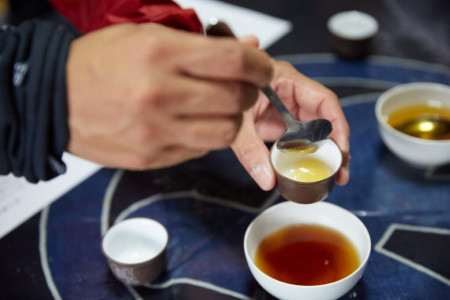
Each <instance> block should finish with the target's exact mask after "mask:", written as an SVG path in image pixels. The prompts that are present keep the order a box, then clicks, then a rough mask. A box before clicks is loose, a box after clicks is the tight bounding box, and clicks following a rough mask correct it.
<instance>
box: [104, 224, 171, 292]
mask: <svg viewBox="0 0 450 300" xmlns="http://www.w3.org/2000/svg"><path fill="white" fill-rule="evenodd" d="M168 241H169V234H168V232H167V230H166V228H165V227H164V226H163V225H162V224H161V223H159V222H157V221H155V220H152V219H148V218H132V219H127V220H124V221H122V222H119V223H117V224H115V225H113V226H112V227H111V228H110V229H109V230H108V231H107V232H106V234H105V235H104V237H103V239H102V251H103V254H104V255H105V256H106V258H107V259H108V263H109V267H110V269H111V271H112V273H113V274H114V276H115V277H116V278H117V279H118V280H119V281H121V282H123V283H125V284H129V285H142V284H145V283H149V282H151V281H153V280H155V279H156V278H157V277H158V276H159V275H160V274H161V273H162V272H163V271H164V270H165V268H166V264H167V262H166V248H167V244H168Z"/></svg>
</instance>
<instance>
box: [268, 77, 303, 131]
mask: <svg viewBox="0 0 450 300" xmlns="http://www.w3.org/2000/svg"><path fill="white" fill-rule="evenodd" d="M259 90H260V91H262V92H263V93H264V95H266V97H267V98H269V100H270V102H271V103H272V105H273V106H275V108H276V109H277V110H278V112H279V113H280V114H281V117H282V118H283V120H284V122H286V125H287V128H293V126H295V125H296V124H297V123H298V122H299V121H297V120H296V119H295V118H294V117H293V116H292V115H291V113H290V112H289V111H288V109H287V108H286V106H284V104H283V102H282V101H281V99H280V97H278V95H277V93H275V91H274V90H273V89H272V88H271V87H270V86H268V85H266V86H263V87H260V88H259Z"/></svg>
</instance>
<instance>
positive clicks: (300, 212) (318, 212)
mask: <svg viewBox="0 0 450 300" xmlns="http://www.w3.org/2000/svg"><path fill="white" fill-rule="evenodd" d="M295 224H312V225H321V226H325V227H328V228H331V229H334V230H337V231H338V232H340V233H342V234H343V235H345V236H346V237H347V238H348V239H349V240H350V242H352V244H353V245H354V246H355V248H356V250H357V253H358V254H359V258H360V265H359V267H358V268H357V269H356V270H355V271H354V272H353V273H352V274H350V275H348V276H347V277H345V278H343V279H341V280H338V281H335V282H332V283H329V284H322V285H312V286H305V285H295V284H289V283H285V282H282V281H279V280H277V279H274V278H272V277H270V276H268V275H267V274H265V273H264V272H262V271H261V270H260V269H259V268H258V267H257V266H256V265H255V262H254V259H255V254H256V250H257V248H258V246H259V244H260V243H261V241H262V240H263V239H264V238H266V237H267V236H268V235H270V234H271V233H274V232H275V231H277V230H279V229H281V228H284V227H287V226H290V225H295ZM370 249H371V241H370V236H369V233H368V231H367V229H366V227H365V226H364V224H363V223H362V222H361V221H360V220H359V219H358V218H357V217H356V216H355V215H354V214H352V213H351V212H349V211H347V210H345V209H343V208H341V207H339V206H337V205H334V204H331V203H327V202H318V203H314V204H308V205H302V204H297V203H293V202H290V201H286V202H282V203H280V204H277V205H274V206H272V207H270V208H269V209H267V210H265V211H264V212H262V213H261V214H260V215H259V216H258V217H256V218H255V219H254V220H253V222H252V223H251V224H250V225H249V227H248V228H247V231H246V233H245V237H244V252H245V258H246V260H247V264H248V266H249V268H250V271H251V273H252V274H253V276H254V277H255V279H256V281H258V283H259V284H260V285H261V286H262V287H263V288H264V289H265V290H266V291H267V292H269V293H270V294H272V295H273V296H275V297H277V298H279V299H284V300H296V299H308V300H327V299H337V298H339V297H341V296H343V295H344V294H345V293H347V292H348V291H350V289H351V288H352V287H353V286H354V285H355V284H356V283H357V282H358V281H359V279H360V278H361V276H362V274H363V272H364V269H365V268H366V265H367V261H368V259H369V256H370Z"/></svg>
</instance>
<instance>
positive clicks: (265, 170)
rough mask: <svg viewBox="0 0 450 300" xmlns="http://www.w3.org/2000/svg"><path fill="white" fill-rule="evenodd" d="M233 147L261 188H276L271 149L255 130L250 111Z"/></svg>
mask: <svg viewBox="0 0 450 300" xmlns="http://www.w3.org/2000/svg"><path fill="white" fill-rule="evenodd" d="M231 148H232V149H233V151H234V153H235V155H236V157H237V158H238V159H239V161H240V162H241V164H242V165H243V166H244V168H245V170H246V171H247V172H248V173H249V174H250V176H251V177H252V178H253V179H254V180H255V182H256V183H257V184H258V185H259V187H260V188H261V189H263V190H265V191H268V190H271V189H272V188H274V186H275V183H276V178H275V173H274V171H273V168H272V165H271V163H270V161H269V159H270V154H269V150H268V149H267V147H266V145H265V144H264V142H263V141H262V139H261V138H260V137H259V136H258V135H257V133H256V131H255V128H254V120H253V116H252V114H251V112H250V111H247V112H245V113H244V119H243V124H242V127H241V130H240V131H239V134H238V135H237V137H236V139H235V140H234V142H233V143H232V144H231Z"/></svg>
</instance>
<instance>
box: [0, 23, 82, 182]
mask: <svg viewBox="0 0 450 300" xmlns="http://www.w3.org/2000/svg"><path fill="white" fill-rule="evenodd" d="M72 39H73V38H72V36H71V35H70V34H69V33H68V32H66V31H65V29H64V28H63V27H60V26H56V25H52V24H49V23H43V22H37V21H30V22H25V23H23V24H22V25H20V26H18V27H3V28H2V29H0V174H8V173H13V174H14V175H16V176H24V177H25V178H26V179H27V180H28V181H30V182H37V181H39V180H48V179H51V178H53V177H55V176H56V175H58V174H61V173H63V172H64V171H65V166H64V163H63V162H62V160H61V157H62V154H63V152H64V150H65V149H66V146H67V143H68V138H69V130H68V125H67V99H66V75H65V70H66V60H67V53H68V49H69V45H70V42H71V41H72Z"/></svg>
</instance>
